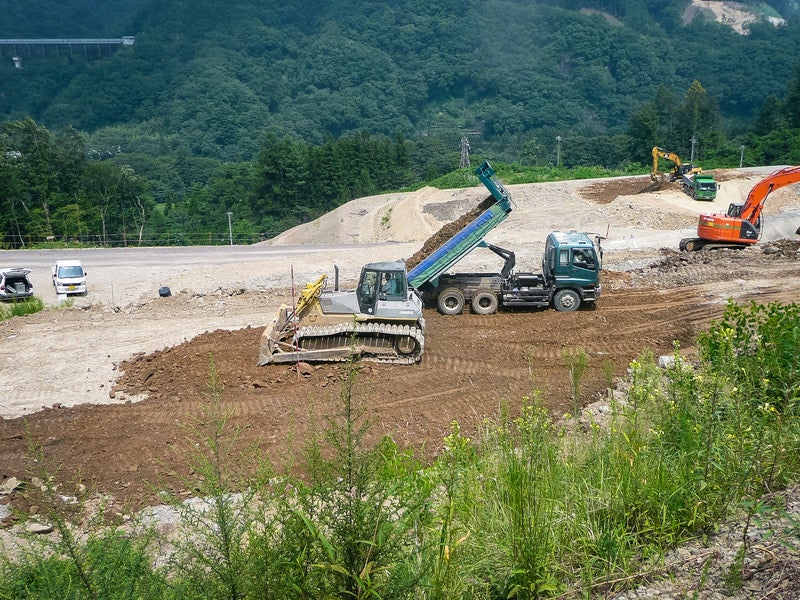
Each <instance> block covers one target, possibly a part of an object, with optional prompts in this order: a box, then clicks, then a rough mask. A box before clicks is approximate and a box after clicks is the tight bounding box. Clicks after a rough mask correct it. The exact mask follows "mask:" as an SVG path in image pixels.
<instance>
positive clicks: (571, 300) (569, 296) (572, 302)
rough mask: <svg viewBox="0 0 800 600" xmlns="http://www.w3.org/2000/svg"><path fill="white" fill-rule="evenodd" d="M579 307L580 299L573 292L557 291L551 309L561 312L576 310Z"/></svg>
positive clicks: (576, 293)
mask: <svg viewBox="0 0 800 600" xmlns="http://www.w3.org/2000/svg"><path fill="white" fill-rule="evenodd" d="M580 305H581V297H580V296H579V295H578V292H576V291H575V290H559V291H558V292H556V295H555V298H553V307H554V308H555V309H556V310H558V311H561V312H572V311H574V310H578V308H579V307H580Z"/></svg>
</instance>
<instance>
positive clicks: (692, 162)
mask: <svg viewBox="0 0 800 600" xmlns="http://www.w3.org/2000/svg"><path fill="white" fill-rule="evenodd" d="M691 142H692V155H691V156H690V157H689V162H690V163H691V164H694V145H695V144H696V143H697V138H695V137H694V136H692V139H691Z"/></svg>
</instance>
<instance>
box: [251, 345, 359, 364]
mask: <svg viewBox="0 0 800 600" xmlns="http://www.w3.org/2000/svg"><path fill="white" fill-rule="evenodd" d="M360 353H361V349H360V348H354V349H350V348H348V349H347V350H346V351H343V350H342V349H341V348H331V349H329V350H295V351H290V352H276V353H274V354H266V353H264V352H263V351H262V352H261V354H260V356H259V360H258V366H259V367H263V366H265V365H271V364H286V363H296V362H306V361H329V362H332V361H339V360H346V359H348V358H350V357H352V356H357V355H359V354H360Z"/></svg>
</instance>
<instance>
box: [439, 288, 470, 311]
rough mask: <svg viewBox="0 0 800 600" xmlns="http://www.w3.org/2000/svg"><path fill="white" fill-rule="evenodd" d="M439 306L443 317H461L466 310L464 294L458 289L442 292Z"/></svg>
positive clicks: (448, 289)
mask: <svg viewBox="0 0 800 600" xmlns="http://www.w3.org/2000/svg"><path fill="white" fill-rule="evenodd" d="M438 305H439V312H440V313H442V314H443V315H459V314H461V311H462V310H464V292H462V291H461V290H460V289H458V288H447V289H446V290H442V293H441V294H439V299H438Z"/></svg>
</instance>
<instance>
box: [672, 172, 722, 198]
mask: <svg viewBox="0 0 800 600" xmlns="http://www.w3.org/2000/svg"><path fill="white" fill-rule="evenodd" d="M681 180H682V182H683V191H684V193H685V194H688V195H689V196H691V197H692V198H694V199H695V200H709V201H711V200H714V199H715V198H716V197H717V190H718V189H719V184H717V182H716V180H715V179H714V175H712V174H711V173H707V172H703V171H701V172H699V173H684V174H683V175H681Z"/></svg>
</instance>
